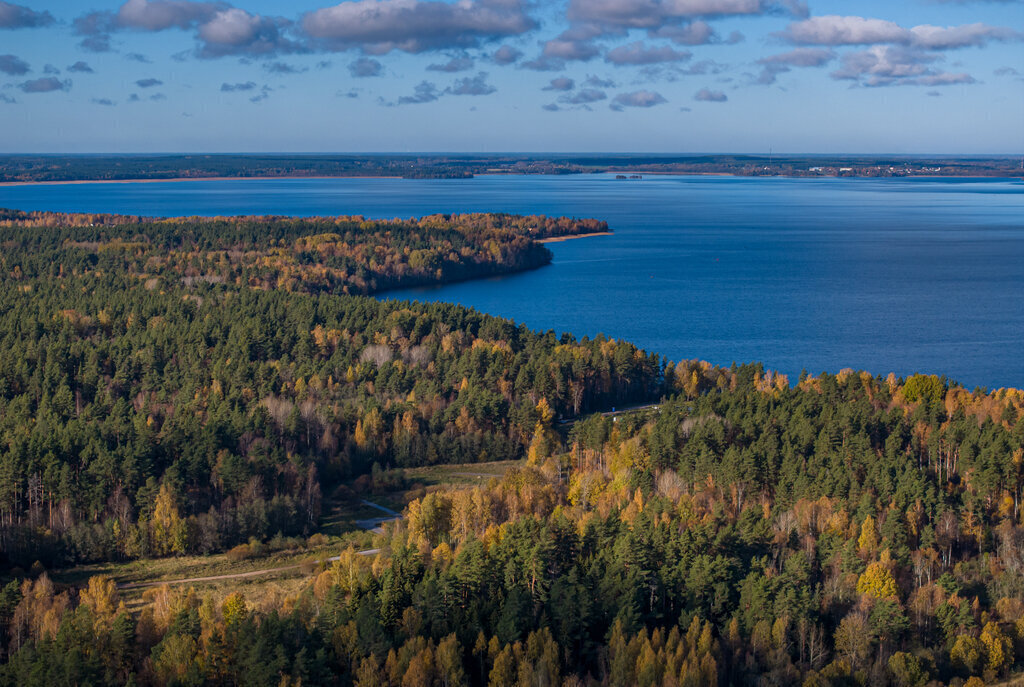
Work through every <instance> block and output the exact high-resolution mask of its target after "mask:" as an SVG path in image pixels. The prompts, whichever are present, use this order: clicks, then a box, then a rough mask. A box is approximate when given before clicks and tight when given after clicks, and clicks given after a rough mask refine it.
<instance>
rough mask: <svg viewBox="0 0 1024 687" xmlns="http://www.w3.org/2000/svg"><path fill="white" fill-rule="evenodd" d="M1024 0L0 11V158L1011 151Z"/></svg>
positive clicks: (4, 5)
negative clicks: (12, 155)
mask: <svg viewBox="0 0 1024 687" xmlns="http://www.w3.org/2000/svg"><path fill="white" fill-rule="evenodd" d="M1022 40H1024V0H903V1H901V2H891V1H890V2H880V1H875V0H859V1H857V2H850V1H847V2H840V1H837V0H806V2H805V1H804V0H567V1H566V2H555V3H551V2H526V1H524V0H457V1H455V2H448V1H446V0H346V1H345V2H340V3H336V4H332V3H331V2H330V0H320V1H316V0H295V1H294V2H289V3H282V2H267V1H265V0H231V1H230V2H219V1H213V2H196V1H192V0H128V1H127V2H103V1H102V0H96V1H95V2H90V0H75V1H74V2H71V1H63V2H57V1H54V0H51V1H48V0H40V1H39V2H31V3H26V2H25V0H21V4H17V3H11V2H5V1H4V0H0V151H2V152H75V153H85V152H176V151H209V152H248V151H253V152H256V151H309V152H347V151H354V152H363V151H386V152H405V151H410V152H411V151H465V152H488V151H530V152H544V151H565V152H568V151H637V152H640V151H651V152H755V153H756V152H766V151H767V150H768V149H769V148H772V149H774V150H775V151H779V152H794V153H797V152H808V153H876V152H877V153H956V154H969V153H985V154H1021V153H1022V152H1024V42H1022Z"/></svg>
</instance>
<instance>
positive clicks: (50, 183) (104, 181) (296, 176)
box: [0, 174, 405, 187]
mask: <svg viewBox="0 0 1024 687" xmlns="http://www.w3.org/2000/svg"><path fill="white" fill-rule="evenodd" d="M404 178H405V177H398V176H395V177H389V176H380V175H374V174H371V175H368V176H355V175H353V176H306V175H303V174H291V175H280V176H255V177H172V178H169V179H145V178H140V179H68V180H66V181H0V187H2V186H71V185H74V184H160V183H164V182H173V183H177V182H180V181H250V180H273V179H278V180H280V179H404Z"/></svg>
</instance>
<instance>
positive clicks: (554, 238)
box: [537, 231, 612, 243]
mask: <svg viewBox="0 0 1024 687" xmlns="http://www.w3.org/2000/svg"><path fill="white" fill-rule="evenodd" d="M611 235H612V232H610V231H595V232H591V233H590V234H572V235H571V236H550V237H548V238H546V239H537V243H561V242H562V241H571V240H573V239H589V238H591V237H592V236H611Z"/></svg>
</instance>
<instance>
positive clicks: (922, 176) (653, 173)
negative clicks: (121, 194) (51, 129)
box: [0, 170, 1024, 238]
mask: <svg viewBox="0 0 1024 687" xmlns="http://www.w3.org/2000/svg"><path fill="white" fill-rule="evenodd" d="M598 173H599V174H635V175H641V176H644V175H646V176H652V177H653V176H690V177H734V178H737V179H769V178H773V177H774V178H780V179H992V180H998V179H1024V176H1019V175H1007V176H992V175H989V174H908V175H904V176H868V175H860V174H853V175H843V176H840V175H832V174H825V175H807V174H763V175H762V174H758V175H753V174H736V173H735V172H676V171H667V170H608V171H602V172H598ZM592 175H593V173H586V172H580V173H579V174H575V175H572V176H592ZM474 176H477V177H483V176H494V177H508V176H565V175H550V174H543V173H532V174H531V173H528V172H527V173H522V172H488V173H482V174H476V175H474ZM406 178H407V177H402V176H385V175H379V174H371V175H366V176H362V175H358V176H357V175H351V176H326V175H317V176H306V175H302V174H292V175H279V176H249V177H240V176H217V177H172V178H169V179H147V178H139V179H68V180H61V181H0V188H4V187H11V186H73V185H79V184H161V183H180V182H186V181H272V180H278V181H280V180H282V179H285V180H290V179H317V180H325V179H406ZM430 179H431V178H422V179H421V178H415V177H413V178H409V181H424V180H430ZM623 181H641V180H640V179H625V180H623ZM570 238H573V237H570Z"/></svg>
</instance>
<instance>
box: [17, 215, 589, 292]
mask: <svg viewBox="0 0 1024 687" xmlns="http://www.w3.org/2000/svg"><path fill="white" fill-rule="evenodd" d="M607 231H608V225H607V223H605V222H601V221H597V220H589V219H570V218H567V217H544V216H528V217H524V216H519V215H508V214H485V213H478V214H464V215H431V216H427V217H422V218H420V219H410V220H400V219H396V220H389V221H381V220H367V219H365V218H363V217H308V218H289V217H226V218H212V219H211V218H204V217H178V218H171V219H146V218H140V217H129V216H121V215H93V214H79V215H65V214H59V213H24V212H20V211H17V210H3V209H0V244H2V245H4V246H5V247H6V248H8V251H6V252H5V254H4V255H3V257H0V269H4V267H5V266H8V267H7V269H10V270H13V271H14V272H15V273H21V274H31V275H34V276H37V277H39V278H45V277H50V278H61V277H63V275H64V274H65V273H66V272H68V271H70V272H72V273H73V274H85V273H88V272H94V273H95V272H103V273H105V272H117V273H124V274H133V275H136V276H137V277H139V278H144V279H146V280H147V288H151V289H152V288H157V287H158V286H159V287H161V288H166V287H173V286H176V285H175V284H174V283H173V282H176V281H178V280H182V281H184V282H185V283H186V284H187V285H191V284H193V283H195V282H204V281H205V282H215V283H226V284H233V285H236V286H250V287H256V288H261V289H277V290H285V291H305V292H307V293H351V294H369V293H377V292H380V291H384V290H386V289H392V288H402V287H410V286H419V285H423V284H437V283H447V282H452V281H459V280H464V279H474V278H479V277H485V276H493V275H496V274H503V273H508V272H518V271H522V270H527V269H533V268H536V267H540V266H542V265H546V264H548V263H549V262H550V261H551V253H550V251H548V249H547V248H545V247H544V246H543V245H541V244H540V243H538V241H541V240H544V239H548V238H557V237H568V236H574V235H578V234H589V233H603V232H607Z"/></svg>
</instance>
